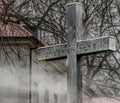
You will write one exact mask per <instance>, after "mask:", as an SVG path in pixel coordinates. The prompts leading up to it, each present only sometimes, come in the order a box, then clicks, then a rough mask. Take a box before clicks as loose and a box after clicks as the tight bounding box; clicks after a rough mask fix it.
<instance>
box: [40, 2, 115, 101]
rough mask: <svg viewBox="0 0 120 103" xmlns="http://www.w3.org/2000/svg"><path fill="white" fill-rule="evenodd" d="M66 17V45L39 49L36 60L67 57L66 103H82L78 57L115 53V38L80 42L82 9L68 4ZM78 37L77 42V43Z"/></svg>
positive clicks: (78, 5) (73, 4) (77, 5)
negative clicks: (106, 52)
mask: <svg viewBox="0 0 120 103" xmlns="http://www.w3.org/2000/svg"><path fill="white" fill-rule="evenodd" d="M66 16H67V32H68V36H67V43H66V44H60V45H54V46H48V47H42V48H39V49H38V50H39V55H38V60H53V59H60V58H66V57H67V59H68V65H67V68H68V69H67V89H68V90H67V103H82V72H81V67H80V58H79V57H78V56H81V55H83V54H90V53H99V52H105V51H110V52H111V51H115V50H116V43H115V42H116V40H115V37H100V38H95V39H89V40H81V35H80V33H81V32H82V31H81V29H80V28H81V27H82V7H81V4H80V3H77V2H75V3H70V4H68V5H67V12H66ZM78 37H79V41H77V38H78Z"/></svg>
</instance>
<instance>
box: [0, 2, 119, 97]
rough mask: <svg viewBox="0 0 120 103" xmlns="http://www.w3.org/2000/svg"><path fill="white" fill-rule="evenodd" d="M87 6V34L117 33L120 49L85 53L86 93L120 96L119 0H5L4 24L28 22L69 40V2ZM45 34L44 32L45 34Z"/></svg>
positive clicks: (1, 9)
mask: <svg viewBox="0 0 120 103" xmlns="http://www.w3.org/2000/svg"><path fill="white" fill-rule="evenodd" d="M73 1H76V2H80V3H82V6H83V29H84V32H83V38H84V39H86V38H94V37H101V36H106V35H107V36H115V37H116V40H117V51H116V52H114V53H104V54H96V55H94V56H93V55H90V56H84V57H83V63H82V64H81V65H82V66H83V72H84V79H85V81H84V84H85V93H86V94H87V95H89V96H99V95H102V96H104V95H105V96H119V92H118V90H119V89H120V88H119V87H120V86H119V83H120V80H119V79H120V76H119V75H120V56H119V55H120V50H119V47H120V44H119V43H120V42H119V40H120V37H119V34H120V22H119V21H120V1H119V0H20V1H19V0H1V2H0V5H1V6H0V21H1V24H4V25H6V24H9V23H14V24H19V25H24V26H25V27H27V28H29V29H30V30H32V31H36V30H38V29H39V30H40V32H41V33H43V32H44V33H45V36H46V33H47V34H48V33H49V34H52V36H54V39H55V40H57V41H58V42H59V41H60V42H61V43H63V42H65V41H66V35H67V33H66V18H65V11H66V10H65V5H66V3H68V2H73ZM42 35H43V34H42Z"/></svg>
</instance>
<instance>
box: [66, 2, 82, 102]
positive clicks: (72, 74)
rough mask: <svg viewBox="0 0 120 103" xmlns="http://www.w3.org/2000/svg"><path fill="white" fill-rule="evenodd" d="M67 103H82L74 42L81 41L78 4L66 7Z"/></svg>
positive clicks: (80, 9) (80, 8)
mask: <svg viewBox="0 0 120 103" xmlns="http://www.w3.org/2000/svg"><path fill="white" fill-rule="evenodd" d="M66 18H67V33H68V34H67V60H68V65H67V69H68V70H67V88H68V90H67V94H68V96H67V97H68V98H67V103H82V98H81V97H82V72H81V70H80V58H79V57H77V44H76V41H77V39H78V38H79V40H80V39H81V35H80V33H82V31H81V30H82V29H81V27H82V6H81V4H80V3H77V2H75V3H70V4H68V5H67V11H66Z"/></svg>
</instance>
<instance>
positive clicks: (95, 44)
mask: <svg viewBox="0 0 120 103" xmlns="http://www.w3.org/2000/svg"><path fill="white" fill-rule="evenodd" d="M115 41H116V39H115V37H112V36H111V37H99V38H96V39H89V40H84V41H82V40H81V41H79V42H77V55H80V54H87V53H94V52H96V53H99V52H102V51H115V50H116V43H115ZM71 51H72V50H71ZM67 52H68V49H67V44H61V45H55V46H49V47H43V48H39V56H38V60H48V59H59V58H64V57H67Z"/></svg>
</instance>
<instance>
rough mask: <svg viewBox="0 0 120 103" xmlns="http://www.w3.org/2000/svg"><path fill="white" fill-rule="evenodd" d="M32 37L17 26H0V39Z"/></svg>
mask: <svg viewBox="0 0 120 103" xmlns="http://www.w3.org/2000/svg"><path fill="white" fill-rule="evenodd" d="M32 36H33V35H32V34H31V33H30V32H28V31H27V30H26V29H25V28H23V27H22V26H20V25H18V24H14V23H10V24H7V25H5V24H1V25H0V37H32Z"/></svg>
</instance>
